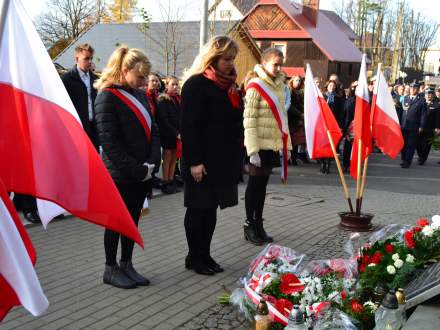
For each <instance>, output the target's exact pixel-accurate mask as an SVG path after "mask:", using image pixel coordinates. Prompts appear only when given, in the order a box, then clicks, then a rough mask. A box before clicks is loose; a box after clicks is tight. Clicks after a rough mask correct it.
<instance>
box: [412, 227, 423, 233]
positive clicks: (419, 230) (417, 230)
mask: <svg viewBox="0 0 440 330" xmlns="http://www.w3.org/2000/svg"><path fill="white" fill-rule="evenodd" d="M412 231H413V233H418V232H421V231H422V228H420V227H414V228H413V230H412Z"/></svg>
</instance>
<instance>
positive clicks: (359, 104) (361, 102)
mask: <svg viewBox="0 0 440 330" xmlns="http://www.w3.org/2000/svg"><path fill="white" fill-rule="evenodd" d="M355 94H356V106H355V112H354V120H353V132H354V138H353V147H352V150H351V163H350V175H351V176H352V177H353V178H354V179H357V177H358V173H357V168H358V152H359V140H361V141H362V144H361V161H364V160H365V158H367V157H368V155H370V154H371V152H372V149H373V141H372V139H371V125H370V95H369V92H368V83H367V56H366V55H365V54H364V56H363V57H362V64H361V71H360V72H359V79H358V85H357V87H356V92H355Z"/></svg>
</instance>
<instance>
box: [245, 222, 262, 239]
mask: <svg viewBox="0 0 440 330" xmlns="http://www.w3.org/2000/svg"><path fill="white" fill-rule="evenodd" d="M243 231H244V239H245V240H246V241H249V242H251V243H252V244H254V245H263V243H264V242H263V241H262V240H261V238H260V236H259V235H258V232H257V227H256V225H255V223H249V222H248V221H247V220H246V224H245V225H244V226H243Z"/></svg>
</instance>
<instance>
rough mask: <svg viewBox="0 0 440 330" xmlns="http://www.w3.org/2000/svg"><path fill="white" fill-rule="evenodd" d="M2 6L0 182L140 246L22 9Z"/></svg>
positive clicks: (15, 1) (15, 4)
mask: <svg viewBox="0 0 440 330" xmlns="http://www.w3.org/2000/svg"><path fill="white" fill-rule="evenodd" d="M3 2H4V4H6V8H7V11H6V15H5V19H4V22H2V23H3V24H4V29H3V32H2V33H1V34H0V154H1V155H2V161H1V162H0V178H1V179H2V180H3V182H4V184H5V186H6V189H7V190H8V191H14V192H17V193H21V194H27V195H33V196H35V197H37V198H40V199H42V200H45V201H50V202H53V203H56V204H57V205H58V206H59V207H61V208H63V209H65V210H67V211H68V212H70V213H71V214H73V215H75V216H77V217H79V218H82V219H84V220H87V221H90V222H92V223H95V224H97V225H101V226H104V227H106V228H108V229H111V230H113V231H116V232H119V233H121V234H122V235H124V236H126V237H129V238H130V239H132V240H134V241H136V242H137V243H139V244H140V245H141V246H143V242H142V238H141V237H140V234H139V231H138V230H137V228H136V226H135V224H134V222H133V220H132V219H131V217H130V214H129V212H128V210H127V208H126V206H125V204H124V202H123V200H122V198H121V196H120V194H119V192H118V191H117V189H116V186H115V185H114V183H113V181H112V178H111V177H110V175H109V173H108V171H107V169H106V168H105V166H104V164H103V162H102V160H101V159H100V157H99V155H98V153H97V152H96V150H95V148H94V147H93V145H92V143H91V141H90V140H89V138H88V137H87V135H86V134H85V132H84V130H83V128H82V126H81V123H80V121H79V118H78V114H77V112H76V110H75V108H74V107H73V104H72V102H71V100H70V98H69V95H68V94H67V91H66V90H65V88H64V85H63V84H62V82H61V79H60V77H59V75H58V73H57V71H56V70H55V67H54V65H53V63H52V61H51V59H50V57H49V55H48V53H47V51H46V49H45V47H44V45H43V43H42V42H41V40H40V38H39V36H38V33H37V31H36V30H35V28H34V26H33V24H32V21H31V19H30V18H29V16H28V15H27V14H26V12H25V10H24V8H23V5H22V4H21V2H20V1H19V0H3ZM0 26H1V25H0ZM0 32H1V30H0Z"/></svg>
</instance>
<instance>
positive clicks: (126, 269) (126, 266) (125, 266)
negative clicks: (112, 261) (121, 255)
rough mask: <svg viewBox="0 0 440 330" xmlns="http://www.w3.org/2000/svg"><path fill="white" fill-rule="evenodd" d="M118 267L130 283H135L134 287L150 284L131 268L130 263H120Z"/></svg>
mask: <svg viewBox="0 0 440 330" xmlns="http://www.w3.org/2000/svg"><path fill="white" fill-rule="evenodd" d="M119 267H120V268H121V271H122V272H123V273H124V274H125V275H126V276H127V277H128V278H129V279H130V280H132V281H134V282H135V283H136V285H139V286H147V285H149V284H150V281H149V280H148V279H147V278H145V277H143V276H142V275H141V274H139V273H138V272H137V271H136V270H135V269H134V267H133V264H132V262H131V261H120V262H119Z"/></svg>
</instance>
